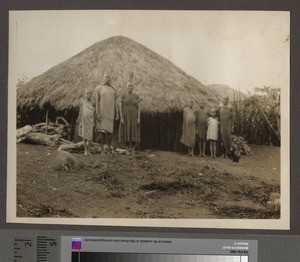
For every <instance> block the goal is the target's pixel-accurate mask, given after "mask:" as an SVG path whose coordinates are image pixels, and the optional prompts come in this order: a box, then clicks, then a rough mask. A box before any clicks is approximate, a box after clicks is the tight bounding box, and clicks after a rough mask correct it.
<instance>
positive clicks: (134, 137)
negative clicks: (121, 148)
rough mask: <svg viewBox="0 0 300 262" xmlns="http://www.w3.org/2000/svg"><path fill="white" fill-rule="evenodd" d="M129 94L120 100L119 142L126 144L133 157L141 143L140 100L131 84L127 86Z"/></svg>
mask: <svg viewBox="0 0 300 262" xmlns="http://www.w3.org/2000/svg"><path fill="white" fill-rule="evenodd" d="M127 87H128V93H127V94H126V95H123V96H122V97H121V99H120V104H119V111H120V117H121V122H120V127H119V142H120V143H125V144H126V147H127V152H128V153H129V154H130V155H132V154H133V153H134V150H135V148H136V146H137V145H138V144H139V143H140V141H141V135H140V123H141V121H140V115H141V112H140V98H139V96H138V95H137V94H134V93H133V90H134V87H133V85H132V84H131V83H129V84H128V85H127Z"/></svg>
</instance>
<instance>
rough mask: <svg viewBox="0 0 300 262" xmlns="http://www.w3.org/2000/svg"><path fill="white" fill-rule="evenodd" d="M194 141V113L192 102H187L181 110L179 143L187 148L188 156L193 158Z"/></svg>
mask: <svg viewBox="0 0 300 262" xmlns="http://www.w3.org/2000/svg"><path fill="white" fill-rule="evenodd" d="M195 140H196V113H195V110H194V102H193V101H189V103H188V106H187V107H186V108H184V109H183V123H182V137H181V139H180V142H181V143H182V144H184V145H186V146H187V148H188V154H187V155H188V156H194V146H195Z"/></svg>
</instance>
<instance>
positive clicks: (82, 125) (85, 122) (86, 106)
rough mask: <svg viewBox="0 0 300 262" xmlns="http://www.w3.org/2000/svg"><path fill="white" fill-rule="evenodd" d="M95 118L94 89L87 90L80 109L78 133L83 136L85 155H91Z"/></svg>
mask: <svg viewBox="0 0 300 262" xmlns="http://www.w3.org/2000/svg"><path fill="white" fill-rule="evenodd" d="M94 120H95V107H94V101H93V100H92V91H91V90H87V91H86V92H85V99H83V100H82V101H81V103H80V110H79V116H78V123H79V132H78V135H79V136H80V137H82V139H83V144H84V155H90V154H91V153H90V143H91V141H92V139H93V130H94Z"/></svg>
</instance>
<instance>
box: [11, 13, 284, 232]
mask: <svg viewBox="0 0 300 262" xmlns="http://www.w3.org/2000/svg"><path fill="white" fill-rule="evenodd" d="M289 94H290V13H289V12H282V11H143V10H136V11H131V10H113V11H112V10H93V11H92V10H85V11H83V10H79V11H55V10H53V11H10V13H9V87H8V99H9V100H8V105H9V108H8V174H7V177H8V179H7V222H8V223H34V224H74V225H102V226H104V225H105V226H138V227H177V228H187V227H189V228H229V229H231V228H232V229H233V228H239V229H278V230H279V229H280V230H282V229H283V230H288V229H289V228H290V188H289V184H290V153H289V152H290V150H289V147H290V129H289V126H290V115H289V114H290V97H289Z"/></svg>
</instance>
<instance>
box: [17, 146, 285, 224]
mask: <svg viewBox="0 0 300 262" xmlns="http://www.w3.org/2000/svg"><path fill="white" fill-rule="evenodd" d="M251 149H252V153H253V154H252V155H251V156H242V158H241V160H240V162H239V164H238V165H233V163H232V162H231V160H229V159H224V158H216V159H211V158H203V157H202V158H200V157H193V158H192V157H188V156H185V155H180V154H178V153H175V152H166V151H151V152H140V153H139V154H136V156H134V157H133V159H130V157H129V156H127V155H117V154H115V155H111V156H109V155H100V154H93V155H91V156H84V155H83V154H82V153H72V154H71V155H72V156H73V157H74V158H73V157H72V156H71V157H70V158H71V160H70V161H71V163H69V164H68V163H67V164H65V165H62V164H61V163H62V160H61V159H64V158H68V153H60V152H59V151H57V148H52V149H48V148H47V147H45V146H40V145H28V144H18V146H17V216H18V217H81V218H104V217H106V218H108V217H114V218H279V216H280V210H279V209H278V208H277V209H275V208H270V207H269V206H267V201H268V200H269V197H270V194H271V193H274V192H275V193H279V192H280V161H279V160H280V148H279V147H272V146H254V145H252V146H251ZM67 162H68V161H67Z"/></svg>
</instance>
